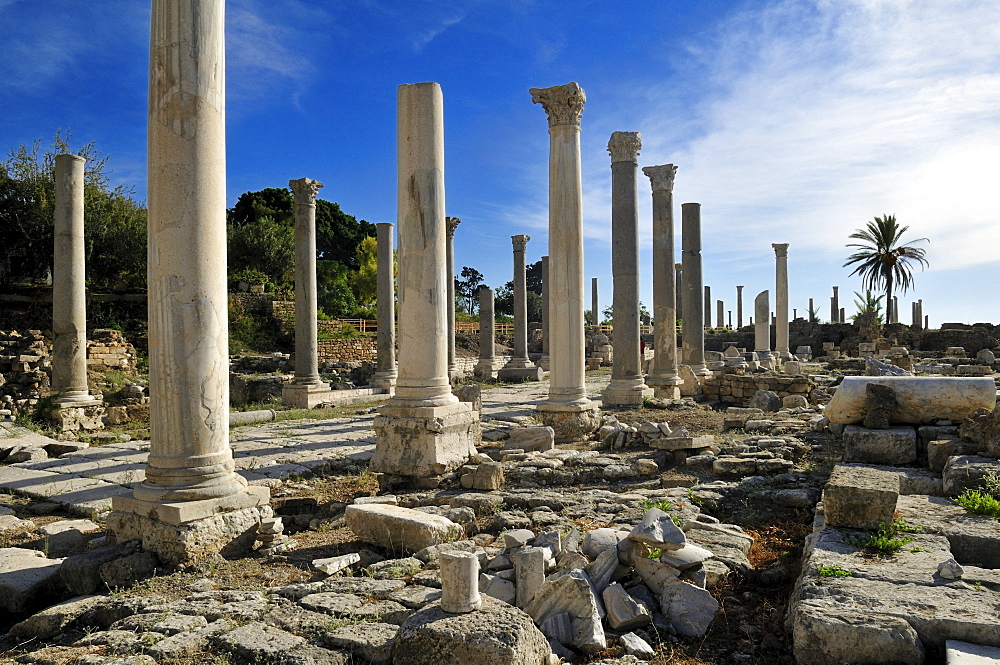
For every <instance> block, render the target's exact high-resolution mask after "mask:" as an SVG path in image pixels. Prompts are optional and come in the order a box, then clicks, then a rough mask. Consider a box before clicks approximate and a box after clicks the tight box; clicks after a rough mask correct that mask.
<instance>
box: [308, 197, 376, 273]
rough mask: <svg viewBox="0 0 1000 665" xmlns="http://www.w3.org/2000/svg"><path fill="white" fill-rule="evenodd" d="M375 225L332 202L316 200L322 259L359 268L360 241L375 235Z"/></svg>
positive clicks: (317, 241)
mask: <svg viewBox="0 0 1000 665" xmlns="http://www.w3.org/2000/svg"><path fill="white" fill-rule="evenodd" d="M375 232H376V229H375V225H374V224H372V223H370V222H366V221H365V220H363V219H362V220H359V219H357V218H356V217H355V216H354V215H348V214H347V213H346V212H344V211H343V210H341V209H340V206H339V205H337V204H336V203H331V202H330V201H324V200H323V199H319V200H317V201H316V253H317V255H318V258H321V259H327V260H332V261H338V262H340V263H342V264H344V265H345V266H350V267H351V268H357V267H358V254H357V250H358V244H359V243H360V242H361V241H362V240H363V239H365V238H368V237H372V236H374V235H375Z"/></svg>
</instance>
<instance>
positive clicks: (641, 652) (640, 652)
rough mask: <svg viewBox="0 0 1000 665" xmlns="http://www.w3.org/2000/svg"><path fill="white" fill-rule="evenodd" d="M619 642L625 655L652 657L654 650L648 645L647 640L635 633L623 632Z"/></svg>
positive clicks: (654, 653)
mask: <svg viewBox="0 0 1000 665" xmlns="http://www.w3.org/2000/svg"><path fill="white" fill-rule="evenodd" d="M621 644H622V647H623V648H624V649H625V653H626V655H629V656H634V657H636V658H652V657H653V656H655V655H656V651H654V650H653V647H651V646H650V645H649V642H647V641H646V640H644V639H642V638H641V637H639V636H638V635H636V634H635V633H625V634H624V635H622V636H621Z"/></svg>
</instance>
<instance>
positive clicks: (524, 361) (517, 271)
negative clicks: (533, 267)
mask: <svg viewBox="0 0 1000 665" xmlns="http://www.w3.org/2000/svg"><path fill="white" fill-rule="evenodd" d="M510 240H511V242H512V243H513V245H514V355H513V357H512V358H511V359H510V363H508V367H511V368H524V367H534V365H533V364H532V362H531V361H530V360H528V280H527V275H526V273H525V268H526V265H525V260H524V253H525V250H526V249H527V247H528V241H529V240H531V237H530V236H526V235H518V236H511V237H510Z"/></svg>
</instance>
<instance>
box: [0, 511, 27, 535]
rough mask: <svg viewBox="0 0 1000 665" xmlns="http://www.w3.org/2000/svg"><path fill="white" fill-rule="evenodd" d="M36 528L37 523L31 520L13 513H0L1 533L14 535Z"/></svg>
mask: <svg viewBox="0 0 1000 665" xmlns="http://www.w3.org/2000/svg"><path fill="white" fill-rule="evenodd" d="M34 530H35V523H34V522H32V521H31V520H22V519H20V518H18V517H16V516H14V515H12V514H3V513H0V535H13V534H17V533H23V532H25V531H34Z"/></svg>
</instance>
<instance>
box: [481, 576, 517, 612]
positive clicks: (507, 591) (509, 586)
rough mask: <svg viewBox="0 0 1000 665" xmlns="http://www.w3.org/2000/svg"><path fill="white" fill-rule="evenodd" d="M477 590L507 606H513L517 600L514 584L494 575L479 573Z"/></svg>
mask: <svg viewBox="0 0 1000 665" xmlns="http://www.w3.org/2000/svg"><path fill="white" fill-rule="evenodd" d="M479 590H480V591H481V592H482V593H484V594H486V595H487V596H492V597H493V598H496V599H497V600H501V601H503V602H505V603H507V604H508V605H513V604H514V601H515V600H516V599H517V587H516V586H515V585H514V583H513V582H511V581H509V580H505V579H503V578H502V577H498V576H496V575H487V574H486V573H480V574H479Z"/></svg>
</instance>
